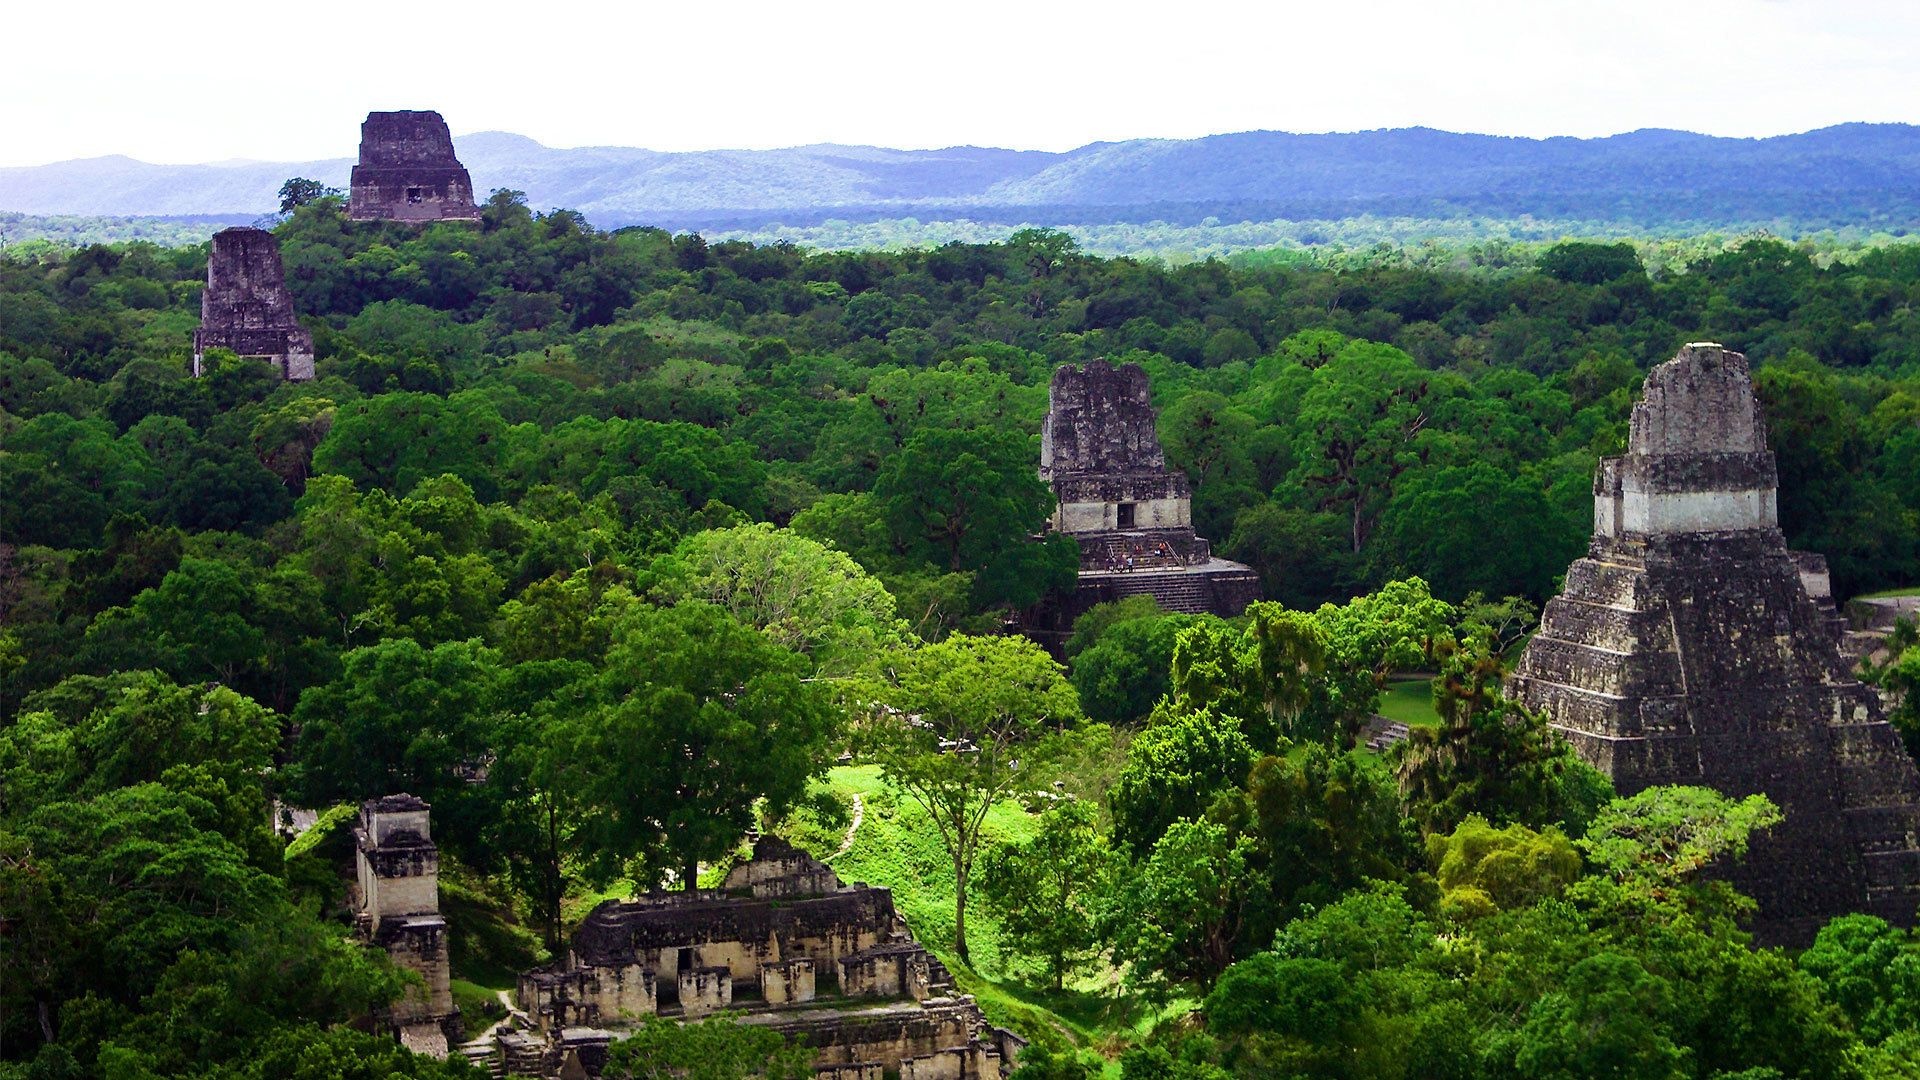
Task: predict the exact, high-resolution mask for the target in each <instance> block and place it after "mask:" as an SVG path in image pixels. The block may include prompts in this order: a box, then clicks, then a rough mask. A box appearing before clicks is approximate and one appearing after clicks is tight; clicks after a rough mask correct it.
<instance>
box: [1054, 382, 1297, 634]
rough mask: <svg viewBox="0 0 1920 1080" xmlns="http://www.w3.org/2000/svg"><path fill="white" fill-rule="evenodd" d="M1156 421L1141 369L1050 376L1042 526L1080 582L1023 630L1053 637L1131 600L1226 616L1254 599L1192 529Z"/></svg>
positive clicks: (1243, 580)
mask: <svg viewBox="0 0 1920 1080" xmlns="http://www.w3.org/2000/svg"><path fill="white" fill-rule="evenodd" d="M1157 417H1158V411H1157V410H1156V409H1154V407H1153V401H1152V398H1151V397H1150V396H1149V394H1148V386H1147V373H1146V370H1145V369H1144V368H1142V367H1140V365H1138V364H1123V365H1120V366H1118V367H1115V366H1114V365H1112V364H1110V363H1108V362H1107V361H1105V360H1093V361H1090V362H1088V363H1087V364H1086V366H1084V367H1076V366H1074V365H1072V364H1066V365H1062V366H1061V367H1060V368H1058V369H1057V370H1055V371H1054V373H1053V382H1052V384H1051V386H1050V387H1049V389H1048V406H1047V419H1046V424H1045V426H1044V427H1043V428H1042V429H1041V436H1040V478H1041V479H1042V480H1045V481H1047V482H1048V483H1049V484H1051V485H1052V486H1053V491H1054V495H1055V497H1056V498H1057V499H1058V500H1059V508H1058V509H1057V510H1055V512H1054V515H1053V520H1052V521H1051V522H1050V524H1049V527H1050V528H1051V529H1052V530H1053V531H1055V532H1059V533H1063V534H1065V535H1067V536H1071V537H1073V539H1074V540H1075V542H1077V543H1078V544H1079V545H1080V581H1079V588H1078V590H1077V591H1076V593H1075V596H1074V597H1073V600H1072V601H1071V602H1070V603H1067V604H1064V605H1053V606H1051V607H1048V608H1045V609H1043V610H1041V611H1038V612H1033V613H1029V617H1028V618H1027V619H1026V620H1025V629H1027V630H1028V632H1029V633H1033V634H1035V636H1038V637H1041V638H1042V639H1043V640H1044V639H1045V638H1046V636H1047V635H1049V634H1052V635H1055V636H1058V635H1060V634H1063V633H1065V632H1067V631H1070V630H1071V629H1072V626H1073V620H1074V619H1075V618H1078V617H1079V616H1080V614H1081V613H1083V612H1085V611H1086V610H1087V609H1088V608H1090V607H1092V606H1093V605H1094V604H1097V603H1100V602H1102V601H1106V600H1119V599H1122V598H1124V597H1128V596H1141V595H1145V596H1151V597H1153V598H1154V600H1155V601H1156V602H1158V603H1159V605H1160V606H1161V607H1162V608H1164V609H1166V610H1168V611H1183V612H1212V613H1214V614H1216V615H1225V616H1233V615H1238V614H1240V613H1241V612H1242V611H1244V610H1246V607H1247V605H1248V604H1250V603H1252V602H1253V601H1255V600H1258V599H1259V598H1260V579H1259V576H1258V575H1257V574H1255V573H1254V571H1253V570H1252V569H1251V568H1249V567H1247V566H1245V565H1243V564H1241V563H1237V562H1230V561H1228V560H1226V559H1220V558H1216V557H1215V556H1214V554H1213V549H1212V546H1211V545H1210V544H1209V543H1208V542H1207V541H1206V539H1205V538H1203V537H1201V536H1199V535H1197V534H1196V533H1195V532H1194V531H1193V512H1192V508H1193V494H1192V490H1191V488H1190V487H1189V486H1188V482H1187V477H1186V474H1185V473H1182V472H1180V471H1179V470H1178V469H1170V468H1168V467H1167V459H1166V455H1165V453H1163V452H1162V450H1161V448H1160V436H1159V433H1158V432H1157V431H1156V430H1155V427H1154V423H1155V420H1156V419H1157Z"/></svg>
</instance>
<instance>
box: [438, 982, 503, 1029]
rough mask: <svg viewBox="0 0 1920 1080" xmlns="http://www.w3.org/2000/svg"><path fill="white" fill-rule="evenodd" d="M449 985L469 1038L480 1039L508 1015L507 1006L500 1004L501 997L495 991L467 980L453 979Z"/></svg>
mask: <svg viewBox="0 0 1920 1080" xmlns="http://www.w3.org/2000/svg"><path fill="white" fill-rule="evenodd" d="M448 985H449V986H451V987H452V989H453V1003H454V1005H455V1006H456V1007H458V1008H459V1010H460V1024H461V1026H462V1027H464V1028H465V1029H466V1032H467V1038H469V1039H477V1038H479V1037H480V1036H481V1035H483V1034H485V1033H486V1030H487V1029H488V1028H490V1027H492V1026H493V1025H494V1023H495V1021H498V1020H500V1019H501V1018H503V1017H505V1016H506V1015H507V1009H506V1006H504V1005H502V1004H500V996H499V995H498V994H496V993H495V992H494V991H493V990H491V989H488V988H487V987H484V986H481V985H480V984H478V983H471V982H468V981H467V980H465V979H453V980H451V981H450V982H449V984H448Z"/></svg>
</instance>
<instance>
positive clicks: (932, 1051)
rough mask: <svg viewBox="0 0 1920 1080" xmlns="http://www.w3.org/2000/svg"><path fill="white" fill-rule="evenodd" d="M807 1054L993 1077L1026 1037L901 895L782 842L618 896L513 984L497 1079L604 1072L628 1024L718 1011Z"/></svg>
mask: <svg viewBox="0 0 1920 1080" xmlns="http://www.w3.org/2000/svg"><path fill="white" fill-rule="evenodd" d="M723 1009H729V1010H733V1011H736V1012H740V1013H743V1014H744V1015H743V1016H742V1017H741V1019H740V1022H741V1023H746V1024H759V1025H765V1026H767V1027H770V1028H773V1029H774V1030H777V1031H779V1032H780V1033H781V1034H783V1035H785V1036H786V1037H787V1039H788V1040H789V1041H790V1042H793V1043H795V1044H798V1045H802V1046H807V1047H810V1048H812V1050H813V1052H814V1055H815V1058H814V1061H815V1068H816V1070H817V1074H818V1075H819V1076H820V1077H824V1078H827V1080H882V1077H895V1076H897V1077H899V1078H900V1080H999V1078H1000V1077H1001V1076H1002V1075H1003V1074H1004V1072H1006V1071H1010V1070H1011V1068H1012V1064H1013V1059H1014V1057H1015V1055H1016V1054H1017V1053H1018V1052H1019V1050H1020V1048H1021V1047H1022V1046H1024V1045H1025V1042H1024V1041H1023V1040H1022V1039H1021V1038H1020V1037H1019V1036H1017V1035H1014V1034H1013V1033H1012V1032H1009V1031H1006V1030H1004V1029H1000V1028H995V1027H992V1026H991V1025H990V1024H988V1023H987V1020H986V1017H985V1015H984V1014H982V1013H981V1011H980V1008H979V1006H978V1005H976V1004H975V1003H974V1000H973V998H971V997H969V996H966V995H960V994H956V993H955V992H954V987H953V980H952V978H951V976H949V975H948V973H947V970H946V968H945V967H944V966H943V965H942V964H941V963H940V961H939V960H937V959H935V958H934V957H933V956H932V955H931V954H930V953H928V952H927V950H926V949H925V948H923V947H922V946H920V945H919V944H918V943H917V942H915V941H914V939H913V936H912V934H911V933H909V932H908V930H907V926H906V923H905V922H904V921H902V920H901V918H900V916H899V914H898V913H897V912H896V911H895V910H894V907H893V894H892V893H890V892H889V891H888V890H886V889H880V888H874V887H872V886H868V885H851V886H849V885H845V884H843V883H842V882H841V881H840V879H839V877H838V876H836V875H835V874H834V872H833V871H832V870H831V869H829V868H828V867H827V866H826V865H825V864H823V863H821V862H819V861H817V860H815V859H814V858H812V857H811V856H809V855H808V854H807V853H805V852H803V851H800V850H799V849H797V848H795V847H793V846H791V845H789V844H787V843H786V842H785V841H782V840H780V839H778V838H776V837H771V836H766V837H762V838H760V839H759V840H758V841H757V842H756V843H755V844H754V849H753V857H752V858H751V859H750V860H748V861H746V862H743V863H740V864H739V865H737V866H735V867H734V868H733V869H732V870H731V871H730V872H729V873H728V874H727V877H726V881H725V883H724V884H723V885H722V886H721V887H720V888H718V889H695V890H683V891H674V892H654V893H649V894H647V895H644V896H639V897H635V898H633V899H631V900H609V901H607V902H605V903H603V904H601V905H600V906H599V907H597V908H595V909H594V910H593V911H592V913H591V914H589V915H588V916H587V918H586V920H585V922H584V923H582V925H581V927H580V929H579V931H578V932H577V933H576V934H575V935H574V939H573V943H572V946H571V948H569V949H568V950H567V953H566V956H565V957H564V958H562V959H561V960H560V961H559V962H557V963H555V964H553V965H552V966H550V967H547V968H544V969H541V970H538V971H532V972H529V973H527V974H525V975H523V976H521V978H520V986H519V1010H518V1011H517V1012H516V1013H515V1014H514V1016H513V1018H512V1019H511V1020H510V1021H509V1022H508V1028H507V1030H501V1031H496V1032H495V1034H494V1035H493V1036H492V1037H491V1040H482V1041H481V1043H477V1044H469V1047H468V1053H469V1056H471V1057H472V1058H474V1059H475V1060H476V1061H479V1060H482V1059H483V1058H485V1057H489V1056H490V1057H491V1061H490V1062H488V1063H489V1064H490V1065H491V1066H492V1067H493V1070H494V1074H495V1075H509V1076H536V1077H563V1076H565V1077H577V1076H597V1075H599V1073H600V1071H601V1069H602V1067H603V1066H604V1064H605V1062H606V1058H607V1052H608V1048H609V1047H610V1046H611V1045H612V1043H613V1042H614V1040H616V1039H617V1038H619V1035H620V1032H621V1030H622V1029H623V1028H631V1027H633V1026H634V1025H635V1024H636V1023H638V1022H639V1021H640V1019H641V1018H643V1017H647V1016H654V1015H659V1016H674V1017H680V1018H684V1019H694V1018H698V1017H701V1016H705V1015H708V1014H710V1013H713V1012H716V1011H718V1010H723Z"/></svg>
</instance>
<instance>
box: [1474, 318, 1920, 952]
mask: <svg viewBox="0 0 1920 1080" xmlns="http://www.w3.org/2000/svg"><path fill="white" fill-rule="evenodd" d="M1777 488H1778V482H1777V480H1776V475H1775V471H1774V460H1773V454H1772V453H1771V452H1770V451H1769V450H1768V449H1767V441H1766V426H1765V421H1764V420H1763V419H1762V417H1761V414H1760V408H1759V404H1758V402H1757V401H1756V400H1755V399H1754V395H1753V383H1752V380H1751V378H1750V377H1749V375H1748V373H1747V360H1746V357H1744V356H1742V355H1741V354H1739V353H1736V352H1729V351H1727V350H1726V349H1724V348H1722V347H1720V346H1719V345H1714V344H1705V343H1703V344H1693V345H1688V346H1686V347H1685V348H1683V349H1682V350H1681V351H1680V353H1679V355H1677V356H1675V357H1674V358H1673V359H1672V360H1670V361H1668V362H1667V363H1665V364H1662V365H1660V366H1659V367H1657V368H1655V369H1654V370H1653V371H1652V373H1650V374H1649V375H1648V376H1647V382H1646V387H1645V389H1644V392H1643V398H1642V400H1641V401H1640V402H1639V403H1638V404H1636V405H1635V406H1634V408H1633V418H1632V428H1631V434H1630V436H1629V440H1628V447H1627V453H1626V454H1625V455H1623V456H1621V457H1617V458H1608V459H1606V460H1604V461H1602V462H1601V463H1600V468H1599V470H1598V472H1597V475H1596V476H1595V478H1594V485H1593V490H1594V535H1593V542H1592V544H1591V546H1590V547H1589V548H1588V551H1587V556H1586V557H1585V558H1583V559H1580V560H1578V561H1576V562H1575V563H1574V564H1573V565H1572V566H1571V567H1570V568H1569V569H1568V571H1567V578H1566V584H1565V587H1564V589H1563V591H1562V592H1561V594H1560V595H1559V596H1558V597H1556V598H1554V599H1553V600H1552V601H1550V602H1549V603H1548V604H1547V607H1546V610H1545V611H1544V612H1542V617H1541V626H1540V632H1539V633H1538V634H1537V635H1536V636H1535V637H1534V638H1533V640H1532V641H1531V642H1530V643H1529V644H1528V646H1527V649H1526V652H1525V653H1524V654H1523V655H1522V656H1521V658H1520V662H1519V664H1518V666H1517V667H1516V668H1515V669H1514V673H1513V676H1512V679H1511V681H1510V685H1509V687H1508V692H1509V693H1510V695H1511V696H1512V697H1514V698H1515V699H1516V700H1518V701H1520V702H1522V703H1524V704H1525V705H1527V706H1528V707H1529V708H1533V709H1538V710H1542V711H1544V712H1545V713H1546V714H1547V716H1548V719H1549V721H1550V722H1551V723H1552V725H1553V726H1554V727H1555V728H1556V729H1558V730H1559V731H1560V732H1561V733H1562V734H1564V735H1565V736H1566V737H1567V738H1568V740H1570V741H1571V742H1572V743H1573V745H1574V746H1575V747H1576V748H1577V749H1578V750H1579V752H1580V753H1581V755H1582V756H1583V757H1585V758H1586V759H1587V760H1588V761H1589V762H1591V763H1592V764H1593V765H1594V766H1595V767H1597V768H1599V769H1600V770H1601V771H1603V772H1605V773H1607V774H1609V775H1610V776H1611V777H1612V778H1613V781H1614V784H1615V785H1616V786H1617V787H1618V788H1619V790H1620V792H1621V794H1623V795H1630V794H1633V793H1635V792H1638V791H1640V790H1642V789H1644V788H1647V787H1651V786H1653V785H1656V784H1699V785H1704V786H1707V787H1711V788H1714V789H1716V790H1718V791H1720V792H1722V793H1725V794H1728V795H1734V796H1744V795H1749V794H1752V793H1755V792H1761V793H1764V794H1766V795H1767V796H1768V797H1769V798H1771V799H1772V800H1773V801H1774V802H1775V803H1777V804H1779V806H1780V808H1781V809H1782V810H1784V811H1785V813H1786V820H1785V822H1784V823H1782V824H1781V825H1779V826H1776V827H1775V828H1774V829H1773V830H1772V831H1771V833H1770V834H1769V835H1767V836H1766V837H1765V838H1763V839H1761V840H1760V841H1758V842H1756V843H1755V845H1754V847H1753V849H1752V851H1751V852H1750V853H1749V855H1748V857H1747V859H1746V860H1745V861H1744V862H1742V863H1740V864H1738V865H1736V866H1732V867H1728V868H1726V870H1725V873H1726V876H1727V877H1728V879H1729V880H1731V881H1732V882H1733V883H1734V884H1735V885H1736V886H1737V887H1739V888H1740V889H1741V891H1743V892H1745V893H1747V894H1748V895H1750V896H1752V897H1754V898H1755V899H1756V900H1758V901H1759V904H1760V915H1759V918H1758V921H1757V922H1756V925H1755V927H1754V930H1755V933H1756V936H1757V937H1759V938H1760V940H1761V941H1763V942H1769V943H1783V944H1798V943H1804V942H1806V941H1808V940H1810V939H1811V937H1812V935H1813V933H1814V932H1815V931H1816V930H1817V929H1818V928H1819V926H1820V925H1821V924H1822V923H1823V922H1825V921H1826V920H1827V919H1829V918H1832V917H1833V916H1835V915H1840V914H1844V913H1847V912H1853V911H1862V912H1869V913H1872V914H1876V915H1880V916H1882V917H1884V918H1886V919H1888V920H1890V921H1892V922H1895V923H1897V924H1899V925H1903V926H1911V925H1913V922H1914V918H1915V909H1916V906H1917V905H1920V772H1917V771H1916V770H1915V767H1914V763H1913V760H1912V759H1911V758H1910V757H1909V756H1908V755H1907V752H1906V750H1905V748H1904V747H1903V746H1902V745H1901V742H1900V738H1899V736H1898V734H1897V733H1896V732H1895V731H1894V730H1893V728H1892V726H1891V725H1889V724H1888V723H1887V722H1886V720H1885V718H1884V717H1883V716H1882V714H1881V710H1880V704H1879V699H1878V697H1877V696H1876V695H1875V693H1874V691H1873V690H1872V689H1871V688H1869V687H1866V686H1863V685H1862V684H1861V683H1860V682H1859V680H1858V679H1856V678H1855V677H1854V676H1853V674H1852V673H1851V671H1850V668H1849V665H1848V663H1847V661H1846V660H1845V659H1843V658H1842V655H1841V652H1840V649H1839V641H1838V634H1837V632H1836V630H1835V628H1834V624H1833V622H1832V620H1831V619H1830V618H1829V615H1828V613H1827V612H1826V611H1825V610H1824V609H1823V608H1821V607H1820V606H1819V605H1818V604H1816V603H1815V602H1814V600H1813V599H1812V598H1811V597H1810V596H1809V595H1808V592H1807V589H1806V588H1805V586H1804V585H1803V584H1802V581H1801V576H1800V570H1799V567H1798V566H1797V565H1796V561H1795V556H1794V554H1793V553H1791V552H1789V551H1788V550H1787V545H1786V541H1785V539H1784V538H1783V536H1782V535H1781V532H1780V529H1779V525H1778V521H1777V519H1776V501H1775V500H1776V494H1777Z"/></svg>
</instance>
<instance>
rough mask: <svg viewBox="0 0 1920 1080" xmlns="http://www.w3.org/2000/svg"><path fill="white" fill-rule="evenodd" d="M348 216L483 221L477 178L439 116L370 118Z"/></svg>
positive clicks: (418, 114)
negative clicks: (476, 200)
mask: <svg viewBox="0 0 1920 1080" xmlns="http://www.w3.org/2000/svg"><path fill="white" fill-rule="evenodd" d="M347 216H348V217H350V218H352V219H353V220H355V221H403V222H418V223H425V222H429V221H479V220H480V211H479V208H478V207H476V206H475V205H474V201H473V178H472V177H471V176H469V175H468V174H467V170H466V168H465V167H464V166H462V165H461V164H460V159H459V158H458V157H455V156H454V152H453V136H452V134H451V133H449V132H448V130H447V122H446V121H445V120H442V119H441V118H440V114H439V113H437V112H412V111H406V112H375V113H368V114H367V120H366V122H365V123H364V124H362V125H360V163H359V164H358V165H355V166H354V167H353V179H352V182H351V185H350V188H349V191H348V196H347Z"/></svg>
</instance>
